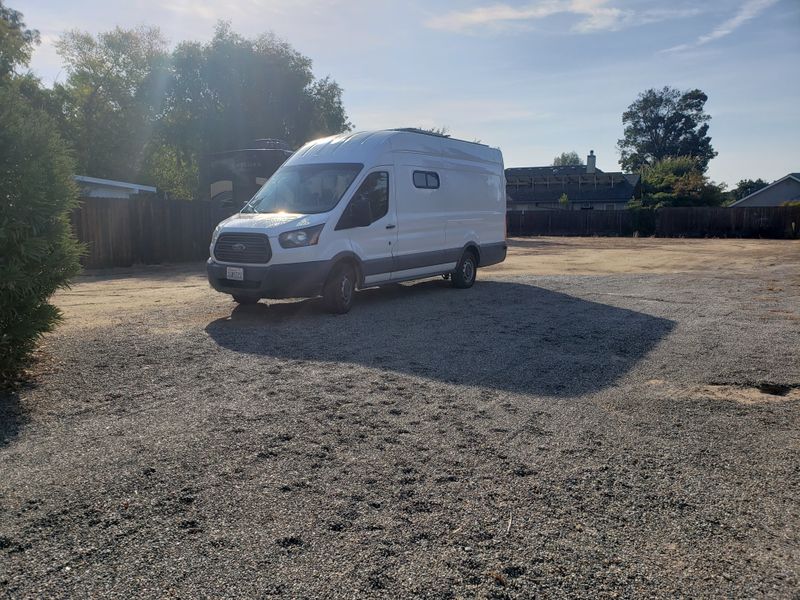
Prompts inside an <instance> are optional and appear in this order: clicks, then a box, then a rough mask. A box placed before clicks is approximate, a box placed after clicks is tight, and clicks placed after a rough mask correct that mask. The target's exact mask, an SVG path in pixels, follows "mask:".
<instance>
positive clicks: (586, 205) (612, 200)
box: [506, 150, 641, 210]
mask: <svg viewBox="0 0 800 600" xmlns="http://www.w3.org/2000/svg"><path fill="white" fill-rule="evenodd" d="M596 160H597V157H596V156H595V154H594V150H592V151H591V152H589V156H588V157H587V160H586V166H583V165H571V166H565V167H517V168H511V169H506V197H507V199H508V209H509V210H553V209H556V210H621V209H624V208H626V206H627V204H628V202H629V201H630V200H632V199H633V198H635V197H638V196H639V195H640V180H641V178H640V176H639V175H635V174H629V173H622V172H614V173H605V172H603V171H601V170H600V169H598V168H597V166H596ZM564 194H566V196H567V199H568V202H567V203H566V204H564V203H562V202H560V201H559V200H560V199H561V198H562V196H563V195H564Z"/></svg>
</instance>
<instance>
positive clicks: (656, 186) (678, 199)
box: [635, 156, 725, 208]
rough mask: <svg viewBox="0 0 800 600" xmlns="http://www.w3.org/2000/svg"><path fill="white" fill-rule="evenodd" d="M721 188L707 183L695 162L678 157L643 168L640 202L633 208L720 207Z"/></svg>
mask: <svg viewBox="0 0 800 600" xmlns="http://www.w3.org/2000/svg"><path fill="white" fill-rule="evenodd" d="M723 192H724V186H722V185H717V184H715V183H714V182H712V181H709V180H708V177H706V175H705V174H704V173H703V171H702V169H701V168H700V165H699V161H698V159H697V158H694V157H691V156H677V157H670V158H665V159H663V160H660V161H658V162H656V163H655V164H653V165H652V166H648V167H645V168H644V170H643V174H642V199H641V201H639V202H637V203H635V206H645V207H650V208H663V207H669V206H720V205H721V204H722V203H723V201H724V199H725V197H724V193H723Z"/></svg>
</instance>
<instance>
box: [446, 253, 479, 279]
mask: <svg viewBox="0 0 800 600" xmlns="http://www.w3.org/2000/svg"><path fill="white" fill-rule="evenodd" d="M477 271H478V261H477V260H476V258H475V253H474V252H473V251H472V250H465V251H464V254H462V255H461V260H460V261H458V265H456V270H455V271H453V276H452V277H451V278H450V279H451V281H452V282H453V287H456V288H461V289H465V288H470V287H472V284H474V283H475V274H476V272H477Z"/></svg>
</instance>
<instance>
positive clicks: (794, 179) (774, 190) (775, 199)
mask: <svg viewBox="0 0 800 600" xmlns="http://www.w3.org/2000/svg"><path fill="white" fill-rule="evenodd" d="M787 202H800V173H789V174H788V175H787V176H786V177H781V178H780V179H778V180H777V181H773V182H772V183H770V184H769V185H768V186H767V187H763V188H761V189H760V190H758V191H756V192H753V193H752V194H750V195H749V196H745V197H744V198H742V199H741V200H737V201H736V202H733V203H732V204H731V205H730V206H741V207H746V206H781V205H783V204H786V203H787Z"/></svg>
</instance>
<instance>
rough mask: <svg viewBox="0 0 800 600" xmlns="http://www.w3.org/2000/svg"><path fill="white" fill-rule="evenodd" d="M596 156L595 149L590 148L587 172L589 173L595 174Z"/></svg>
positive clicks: (587, 158)
mask: <svg viewBox="0 0 800 600" xmlns="http://www.w3.org/2000/svg"><path fill="white" fill-rule="evenodd" d="M596 158H597V157H596V156H595V155H594V150H589V156H587V157H586V172H587V173H588V174H589V175H593V174H594V171H595V160H596Z"/></svg>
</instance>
